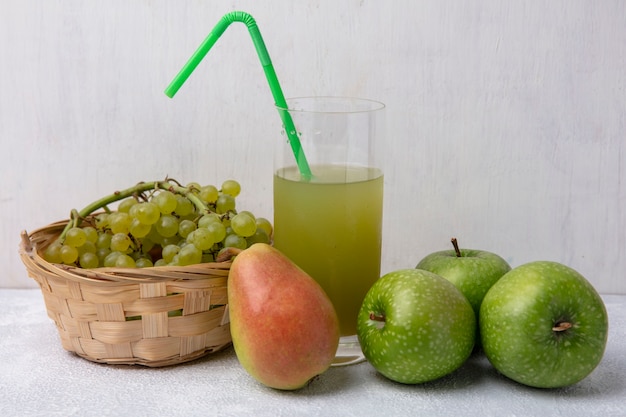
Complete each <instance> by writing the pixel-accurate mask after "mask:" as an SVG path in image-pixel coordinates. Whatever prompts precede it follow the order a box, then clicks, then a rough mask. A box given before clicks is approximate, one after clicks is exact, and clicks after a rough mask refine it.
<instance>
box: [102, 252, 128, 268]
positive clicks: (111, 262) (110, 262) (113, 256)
mask: <svg viewBox="0 0 626 417" xmlns="http://www.w3.org/2000/svg"><path fill="white" fill-rule="evenodd" d="M123 255H125V254H124V253H122V252H118V251H111V252H110V253H109V254H108V255H107V256H106V257H105V258H104V262H102V265H104V266H105V267H107V268H109V267H113V266H115V262H116V260H117V258H118V257H120V256H123Z"/></svg>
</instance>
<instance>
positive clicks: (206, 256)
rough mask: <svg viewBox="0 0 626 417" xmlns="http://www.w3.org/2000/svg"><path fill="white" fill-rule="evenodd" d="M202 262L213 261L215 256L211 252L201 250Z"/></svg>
mask: <svg viewBox="0 0 626 417" xmlns="http://www.w3.org/2000/svg"><path fill="white" fill-rule="evenodd" d="M200 262H202V263H208V262H215V256H213V254H212V253H211V252H202V260H201V261H200Z"/></svg>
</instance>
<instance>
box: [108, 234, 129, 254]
mask: <svg viewBox="0 0 626 417" xmlns="http://www.w3.org/2000/svg"><path fill="white" fill-rule="evenodd" d="M131 243H132V242H131V240H130V238H129V237H128V235H127V234H125V233H116V234H114V235H113V237H111V250H112V251H113V252H126V251H127V250H128V248H129V247H130V244H131Z"/></svg>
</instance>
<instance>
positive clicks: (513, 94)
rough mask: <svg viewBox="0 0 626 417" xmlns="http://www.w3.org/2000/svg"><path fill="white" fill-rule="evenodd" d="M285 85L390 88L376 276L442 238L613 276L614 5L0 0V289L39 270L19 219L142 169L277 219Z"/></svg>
mask: <svg viewBox="0 0 626 417" xmlns="http://www.w3.org/2000/svg"><path fill="white" fill-rule="evenodd" d="M232 10H245V11H248V12H249V13H251V14H252V15H253V16H254V17H255V18H256V21H257V23H258V25H259V28H260V30H261V33H262V34H263V37H264V39H265V42H266V44H267V48H268V50H269V52H270V55H271V57H272V60H273V63H274V67H275V69H276V71H277V73H278V76H279V78H280V80H281V84H282V87H283V90H284V92H285V95H286V96H298V95H353V96H360V97H368V98H373V99H378V100H381V101H383V102H385V103H386V104H387V106H388V107H387V108H388V111H387V121H388V129H387V130H388V135H387V149H386V152H387V154H386V160H387V167H386V179H385V187H386V189H385V191H386V195H385V199H386V200H385V221H384V261H383V269H384V270H383V272H388V271H391V270H393V269H399V268H407V267H409V268H411V267H414V266H415V264H416V263H417V262H418V261H419V259H420V258H421V257H422V256H424V255H426V254H427V253H429V252H431V251H435V250H440V249H445V248H448V246H449V239H450V237H452V236H456V237H457V238H458V239H459V240H460V242H461V245H462V246H464V247H473V248H482V249H486V250H491V251H494V252H497V253H499V254H500V255H502V256H503V257H504V258H506V259H507V260H508V261H509V262H510V263H511V264H512V265H513V266H517V265H520V264H522V263H524V262H528V261H532V260H539V259H548V260H555V261H559V262H563V263H566V264H568V265H570V266H572V267H574V268H575V269H577V270H578V271H580V272H581V273H583V274H584V275H585V276H587V277H588V279H589V280H590V281H591V282H592V283H593V284H594V285H595V286H596V287H597V289H598V290H599V291H601V292H604V293H626V277H625V274H626V237H625V236H626V191H625V189H626V150H625V145H624V140H625V134H626V2H624V1H621V0H603V1H579V0H555V1H532V0H518V1H515V2H501V1H490V0H489V1H440V0H420V1H413V0H398V1H394V2H383V1H373V0H361V1H357V0H346V1H336V0H310V1H300V2H294V1H291V0H266V1H263V2H260V1H253V0H250V1H243V0H242V1H206V0H181V1H170V0H133V1H128V0H108V1H96V0H0V139H1V141H2V152H0V170H1V175H2V187H1V191H0V210H1V213H2V221H1V222H0V239H1V242H0V243H1V245H2V246H1V249H2V258H1V259H0V260H1V261H2V266H3V273H2V274H1V275H0V287H34V286H35V283H34V281H33V280H30V279H28V278H27V277H26V274H25V271H24V268H23V266H22V264H21V263H20V260H19V257H18V254H17V249H18V242H19V232H20V230H22V229H28V230H32V229H34V228H36V227H39V226H43V225H46V224H48V223H51V222H52V221H56V220H60V219H63V218H66V217H67V215H68V213H69V211H70V209H71V208H82V207H83V206H84V205H86V204H87V203H89V202H91V201H92V200H94V199H96V198H98V197H100V196H103V195H105V194H108V193H110V192H112V191H115V190H116V189H121V188H125V187H127V186H130V185H133V184H134V183H136V182H138V181H142V180H155V179H162V178H164V177H165V176H166V175H169V176H172V177H174V178H177V179H179V180H181V181H183V182H189V181H192V180H193V181H199V182H202V183H216V184H220V183H221V182H222V181H223V180H224V179H227V178H231V177H232V178H235V179H237V180H239V181H240V182H241V183H242V185H243V190H244V191H243V195H242V197H240V199H239V200H240V206H239V207H240V208H241V209H244V208H245V209H249V210H252V211H253V212H255V213H257V214H258V215H263V216H267V217H271V216H272V153H273V152H272V150H273V146H274V145H275V143H276V141H277V140H278V139H279V135H278V132H279V128H280V123H279V118H278V116H277V114H276V112H275V110H274V108H273V99H272V96H271V94H270V91H269V89H268V86H267V83H266V81H265V78H264V74H263V72H262V69H261V66H260V64H259V61H258V58H257V56H256V53H255V49H254V47H253V44H252V42H251V40H250V37H249V35H248V32H247V30H246V28H245V26H244V25H242V24H234V25H232V26H231V27H230V28H229V29H228V30H227V31H226V33H225V34H224V35H223V36H222V38H221V39H220V40H219V41H218V43H217V44H216V46H215V48H214V50H212V51H211V52H210V54H209V55H208V56H207V58H206V59H205V60H204V61H203V62H202V64H201V65H200V67H199V68H198V69H197V70H196V72H195V73H194V74H193V75H192V77H191V78H190V79H189V81H188V83H187V84H185V85H184V86H183V88H182V89H181V90H180V92H179V93H178V95H177V96H176V97H175V98H174V99H173V100H171V99H168V98H167V97H166V96H165V95H164V94H163V90H164V89H165V87H166V86H167V85H168V83H169V82H170V80H171V79H172V77H173V76H174V75H175V74H176V73H177V72H178V70H179V69H180V67H181V66H182V65H183V63H184V62H185V61H186V60H187V59H188V57H189V56H190V55H191V53H192V52H193V51H194V50H195V49H196V47H197V46H198V45H199V44H200V42H201V41H202V40H204V38H205V37H206V36H207V35H208V33H209V32H210V30H211V28H212V27H213V26H214V25H215V23H217V21H218V20H219V18H220V17H221V16H222V15H223V14H225V13H227V12H230V11H232Z"/></svg>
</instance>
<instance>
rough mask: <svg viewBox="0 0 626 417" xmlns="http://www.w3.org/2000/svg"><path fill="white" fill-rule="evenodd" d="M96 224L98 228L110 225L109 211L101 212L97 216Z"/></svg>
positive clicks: (101, 228)
mask: <svg viewBox="0 0 626 417" xmlns="http://www.w3.org/2000/svg"><path fill="white" fill-rule="evenodd" d="M95 225H96V228H97V229H100V230H103V229H104V228H106V227H108V226H109V213H100V214H97V215H96V217H95Z"/></svg>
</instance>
